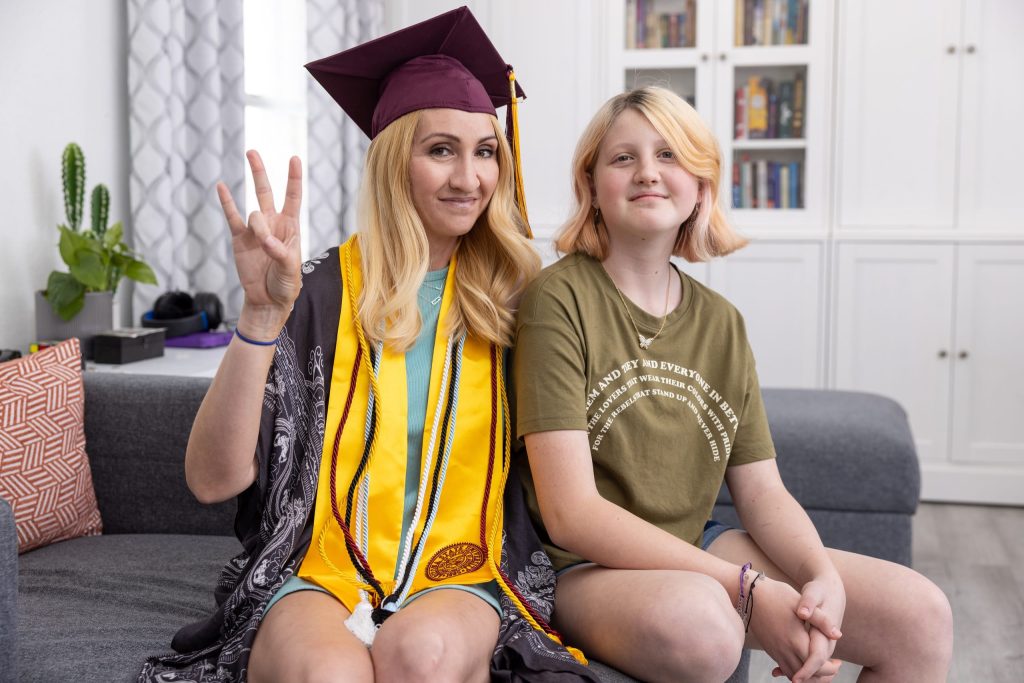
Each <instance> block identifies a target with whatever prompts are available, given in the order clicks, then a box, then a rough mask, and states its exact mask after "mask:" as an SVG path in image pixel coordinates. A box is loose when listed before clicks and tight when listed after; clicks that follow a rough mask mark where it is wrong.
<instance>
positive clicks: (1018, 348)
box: [952, 244, 1024, 467]
mask: <svg viewBox="0 0 1024 683" xmlns="http://www.w3.org/2000/svg"><path fill="white" fill-rule="evenodd" d="M958 260H959V265H958V267H957V273H958V276H959V277H958V290H959V292H958V297H957V307H956V360H955V363H956V365H955V367H956V370H955V371H954V373H953V393H954V401H953V405H954V411H953V414H954V423H953V428H954V429H953V450H952V460H953V461H954V462H963V463H989V464H1000V465H1018V466H1021V467H1024V353H1022V351H1024V343H1022V341H1021V340H1024V303H1022V301H1021V297H1022V295H1024V245H1019V244H1018V245H984V246H982V245H972V246H967V245H962V246H960V247H959V255H958Z"/></svg>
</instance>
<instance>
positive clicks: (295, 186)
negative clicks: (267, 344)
mask: <svg viewBox="0 0 1024 683" xmlns="http://www.w3.org/2000/svg"><path fill="white" fill-rule="evenodd" d="M246 158H247V159H248V160H249V166H250V168H251V169H252V179H253V181H254V183H255V185H256V199H257V202H258V203H259V210H258V211H253V212H252V213H250V214H249V221H248V223H246V222H245V221H243V220H242V217H241V215H239V213H238V208H237V207H236V206H235V202H234V199H232V197H231V193H230V192H229V191H228V188H227V186H226V185H225V184H224V183H217V194H218V196H219V197H220V203H221V206H222V207H223V209H224V217H225V218H226V219H227V222H228V227H229V228H230V229H231V246H232V249H233V251H234V255H235V268H236V269H237V270H238V278H239V280H240V281H241V283H242V288H243V290H244V291H245V302H244V304H243V306H242V312H241V315H240V316H239V327H240V328H243V329H242V331H244V332H245V334H246V335H247V336H250V337H255V338H258V339H263V340H270V339H274V338H275V337H277V334H278V333H279V332H280V331H281V328H282V327H283V326H284V323H285V321H286V320H287V319H288V315H289V313H290V312H291V309H292V304H293V303H294V302H295V299H296V298H297V297H298V296H299V290H300V289H301V288H302V273H301V266H302V257H301V251H300V235H299V207H300V206H301V205H302V162H300V161H299V158H298V157H292V158H291V160H290V161H289V163H288V184H287V187H286V189H285V198H284V206H283V207H282V208H281V211H280V213H278V211H277V210H276V209H275V207H274V194H273V192H272V191H271V189H270V181H269V180H268V179H267V171H266V168H265V167H264V166H263V160H262V159H261V158H260V155H259V153H258V152H256V151H255V150H250V151H249V152H248V153H247V154H246Z"/></svg>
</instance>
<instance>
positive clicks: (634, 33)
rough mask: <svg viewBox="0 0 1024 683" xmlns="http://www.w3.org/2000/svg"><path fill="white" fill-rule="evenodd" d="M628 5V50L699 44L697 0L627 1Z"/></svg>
mask: <svg viewBox="0 0 1024 683" xmlns="http://www.w3.org/2000/svg"><path fill="white" fill-rule="evenodd" d="M624 4H625V7H626V17H625V31H626V35H625V42H624V45H625V46H626V49H627V50H648V49H672V48H688V47H694V46H695V45H696V44H697V0H626V2H625V3H624Z"/></svg>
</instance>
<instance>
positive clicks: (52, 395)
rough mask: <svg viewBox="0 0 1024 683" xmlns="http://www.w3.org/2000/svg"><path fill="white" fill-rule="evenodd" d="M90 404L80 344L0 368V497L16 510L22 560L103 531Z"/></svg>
mask: <svg viewBox="0 0 1024 683" xmlns="http://www.w3.org/2000/svg"><path fill="white" fill-rule="evenodd" d="M84 405H85V393H84V391H83V388H82V356H81V351H80V349H79V345H78V339H75V338H72V339H69V340H67V341H64V342H61V343H60V344H57V345H56V346H53V347H50V348H48V349H45V350H43V351H39V352H37V353H33V354H31V355H29V356H27V357H25V358H21V359H19V360H14V361H8V362H6V363H0V498H3V499H5V500H6V501H7V502H8V503H10V505H11V508H12V509H13V510H14V522H15V524H16V525H17V527H18V552H19V553H23V552H25V551H27V550H32V549H33V548H39V547H41V546H44V545H47V544H50V543H54V542H56V541H63V540H66V539H69V538H77V537H78V536H91V535H95V534H98V533H100V532H101V531H102V529H103V526H102V522H101V520H100V511H99V508H98V507H96V492H95V491H94V490H93V487H92V473H91V472H90V470H89V460H88V458H87V456H86V454H85V428H84V424H83V410H84Z"/></svg>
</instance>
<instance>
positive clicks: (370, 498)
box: [297, 237, 586, 663]
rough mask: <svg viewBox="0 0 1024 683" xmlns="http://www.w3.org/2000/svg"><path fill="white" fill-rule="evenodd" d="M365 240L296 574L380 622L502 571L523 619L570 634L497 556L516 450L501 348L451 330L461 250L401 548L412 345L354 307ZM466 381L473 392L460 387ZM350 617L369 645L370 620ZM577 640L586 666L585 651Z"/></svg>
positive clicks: (346, 269) (348, 275)
mask: <svg viewBox="0 0 1024 683" xmlns="http://www.w3.org/2000/svg"><path fill="white" fill-rule="evenodd" d="M357 239H358V238H357V237H353V238H351V239H350V240H348V241H347V242H346V243H345V244H343V245H342V246H341V248H340V249H339V259H340V260H341V273H342V286H343V291H342V304H341V316H340V319H339V322H338V336H337V343H336V348H335V355H334V367H333V372H332V374H331V391H330V397H331V398H330V401H329V403H328V406H327V416H326V421H325V425H324V444H323V452H322V454H321V461H320V475H319V478H318V481H317V495H316V507H315V509H314V513H313V538H312V544H311V547H310V549H309V551H308V552H307V553H306V556H305V558H304V559H303V561H302V564H301V565H300V567H299V569H298V572H297V575H298V576H299V577H300V578H302V579H305V580H307V581H310V582H312V583H315V584H317V585H319V586H322V587H323V588H325V589H327V590H328V591H329V592H330V593H331V594H332V595H334V596H335V597H337V598H338V599H339V600H340V601H341V602H342V604H344V605H345V607H346V608H347V609H348V610H349V611H350V612H352V613H353V617H359V616H363V617H365V616H366V614H365V613H366V612H368V611H369V610H370V609H371V608H372V612H373V622H374V623H375V624H376V625H379V624H380V623H381V621H382V620H383V618H384V617H386V616H387V614H390V613H393V612H394V611H396V610H397V609H398V608H399V607H400V606H401V605H402V603H403V602H404V601H405V599H406V598H407V597H408V596H409V595H412V594H413V593H416V592H418V591H420V590H423V589H424V588H428V587H430V586H437V585H443V584H474V583H484V582H487V581H490V580H491V579H495V580H496V581H497V582H498V585H499V586H500V587H501V588H502V590H503V591H504V592H505V594H506V595H507V596H508V597H509V598H510V599H511V600H512V602H513V604H515V605H516V607H517V608H518V610H519V612H520V613H521V615H522V616H523V618H524V619H526V620H527V621H528V622H529V623H530V624H531V625H532V626H533V627H534V628H536V629H539V630H543V631H544V632H545V633H547V634H548V635H549V636H550V637H551V638H553V639H554V640H556V641H558V642H561V641H560V639H559V637H558V635H557V634H556V633H555V632H554V631H553V630H552V629H551V628H550V626H548V625H547V624H546V623H545V622H544V620H543V618H542V617H541V616H540V615H539V614H537V613H536V612H535V610H533V609H532V607H531V606H530V605H529V604H528V603H527V602H526V601H525V600H524V599H523V597H522V596H521V595H520V594H519V592H518V591H517V590H516V588H515V587H514V585H513V584H512V581H511V580H510V579H509V578H508V577H507V576H506V575H505V574H504V572H503V571H502V569H501V566H500V563H501V540H502V509H503V492H504V489H505V479H506V476H507V473H508V468H509V457H510V452H511V448H510V425H509V411H508V401H507V396H506V392H505V383H504V373H503V370H502V356H501V349H500V348H499V347H497V346H496V345H493V344H489V343H487V342H485V341H483V340H481V339H478V338H476V337H474V336H472V335H463V336H462V337H461V338H459V339H455V338H453V337H452V336H445V334H444V321H445V320H446V318H447V314H448V311H449V310H450V309H451V306H452V299H453V297H454V291H455V286H454V278H455V274H456V272H457V259H456V257H455V256H453V257H452V261H451V265H450V267H449V269H448V276H447V279H446V281H445V287H444V295H443V297H442V300H441V311H440V315H439V317H438V326H437V333H436V336H435V339H434V351H433V359H432V363H431V369H430V386H429V389H428V398H427V415H426V420H425V423H424V438H423V451H422V460H421V472H420V473H419V477H418V479H419V489H418V495H417V505H416V512H415V513H414V515H413V519H412V523H411V524H410V527H409V529H408V532H407V538H406V539H405V551H404V552H403V556H402V557H399V556H398V553H399V549H400V548H401V547H402V543H401V541H402V539H401V534H402V516H403V513H404V509H405V480H406V468H407V466H408V458H407V451H408V441H407V439H408V436H407V432H408V418H407V415H406V411H407V406H408V399H407V382H406V368H405V355H404V354H402V353H395V352H393V351H391V350H390V349H388V348H386V347H384V346H383V345H379V344H378V345H377V346H376V347H375V348H371V347H370V345H369V342H368V340H367V339H366V337H365V335H364V334H363V330H362V327H361V325H360V323H359V320H358V318H357V315H356V311H357V302H358V300H359V293H360V291H361V289H362V271H361V268H360V253H359V248H358V244H357ZM463 388H465V390H466V391H467V392H468V395H466V396H460V394H461V393H462V389H463ZM460 399H461V400H460ZM361 608H365V609H361ZM361 612H362V613H363V614H362V615H361V614H360V613H361ZM349 621H350V622H352V619H350V620H349ZM348 625H349V628H350V629H351V630H352V631H353V632H354V633H355V634H356V635H357V636H358V637H360V639H362V640H363V641H364V642H365V643H366V644H367V645H369V644H370V643H371V642H372V640H373V632H372V631H373V630H374V629H373V627H372V626H370V627H367V626H366V625H365V624H362V625H360V626H359V627H358V628H357V627H354V626H353V624H352V623H349V624H348ZM367 629H369V632H367ZM360 631H362V632H360ZM569 650H570V652H572V653H573V655H574V656H576V658H577V659H579V660H580V661H583V662H584V663H585V661H586V660H585V659H583V657H582V653H579V651H578V650H575V649H574V648H569Z"/></svg>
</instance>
